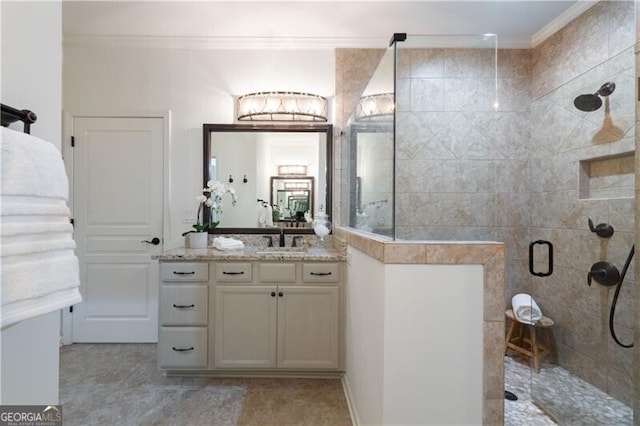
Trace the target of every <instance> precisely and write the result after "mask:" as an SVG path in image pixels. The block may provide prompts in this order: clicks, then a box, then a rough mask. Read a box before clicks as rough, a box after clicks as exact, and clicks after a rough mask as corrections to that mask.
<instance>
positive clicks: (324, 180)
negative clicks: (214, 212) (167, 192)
mask: <svg viewBox="0 0 640 426" xmlns="http://www.w3.org/2000/svg"><path fill="white" fill-rule="evenodd" d="M331 142H332V126H331V125H329V124H288V125H282V124H280V125H270V124H257V125H256V124H203V160H204V164H203V184H204V185H205V186H206V183H207V182H208V181H209V180H218V181H220V182H222V183H224V184H230V185H231V186H232V187H233V188H234V189H235V191H236V194H237V198H238V199H237V203H236V205H235V206H232V204H231V199H230V197H224V199H223V206H222V214H221V216H220V217H219V218H218V220H219V221H220V225H218V227H217V228H216V230H215V233H262V232H268V231H269V228H271V229H273V230H277V229H278V228H281V227H282V228H295V229H294V230H290V231H289V232H296V233H313V229H312V228H311V227H310V226H308V225H307V224H308V221H309V220H311V218H313V217H315V216H316V214H317V213H318V212H319V211H320V210H323V211H325V212H326V213H327V214H331V212H332V203H331V200H332V183H331V174H332V173H331V170H332V164H333V163H332V160H333V155H332V154H333V153H332V149H331V147H332V143H331ZM230 180H232V181H233V182H229V181H230ZM303 186H304V188H303ZM267 205H268V206H270V207H271V208H270V211H272V212H273V213H272V216H271V220H267V221H265V220H264V210H263V209H264V208H265V207H266V206H267ZM207 213H208V212H205V221H206V220H208V214H207Z"/></svg>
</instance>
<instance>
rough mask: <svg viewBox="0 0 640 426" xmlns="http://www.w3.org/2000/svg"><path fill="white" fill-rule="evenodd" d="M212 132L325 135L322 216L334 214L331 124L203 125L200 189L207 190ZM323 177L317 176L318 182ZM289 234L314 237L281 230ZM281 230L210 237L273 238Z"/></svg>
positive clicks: (249, 230)
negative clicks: (323, 214)
mask: <svg viewBox="0 0 640 426" xmlns="http://www.w3.org/2000/svg"><path fill="white" fill-rule="evenodd" d="M214 132H256V133H258V132H283V133H286V132H288V133H324V134H325V135H326V147H325V149H326V169H325V180H326V186H325V203H324V205H325V212H326V213H327V214H329V215H332V214H333V203H332V199H333V182H332V177H333V125H331V124H207V123H205V124H203V125H202V187H203V188H205V187H206V186H207V182H208V181H209V180H210V179H211V177H210V176H209V158H210V157H211V141H212V139H213V138H212V133H214ZM320 179H322V176H318V180H320ZM208 220H209V212H208V211H207V210H206V209H205V212H204V221H205V222H206V221H208ZM282 229H284V230H285V233H288V234H289V233H290V234H313V229H310V228H282ZM278 232H280V228H258V227H247V228H215V229H214V230H209V233H210V234H275V233H278Z"/></svg>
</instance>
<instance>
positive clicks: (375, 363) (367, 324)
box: [344, 247, 385, 425]
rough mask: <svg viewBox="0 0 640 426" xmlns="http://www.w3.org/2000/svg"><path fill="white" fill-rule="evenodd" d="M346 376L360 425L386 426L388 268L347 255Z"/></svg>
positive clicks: (357, 254)
mask: <svg viewBox="0 0 640 426" xmlns="http://www.w3.org/2000/svg"><path fill="white" fill-rule="evenodd" d="M347 259H348V260H347V292H346V293H347V296H346V297H347V321H346V330H345V336H346V345H347V354H346V361H347V362H346V373H345V377H344V380H345V384H346V386H347V388H348V392H349V396H350V400H351V401H350V402H351V405H352V408H354V409H355V412H354V414H355V415H356V417H357V419H355V420H356V421H357V423H358V424H362V425H379V424H382V405H383V386H384V381H383V375H384V337H385V336H384V321H385V309H384V281H385V277H384V264H382V263H380V262H378V261H377V260H375V259H373V258H371V257H369V256H367V255H365V254H364V253H362V252H361V251H358V250H356V249H353V248H352V247H349V248H348V252H347Z"/></svg>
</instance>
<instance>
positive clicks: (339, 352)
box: [158, 260, 345, 374]
mask: <svg viewBox="0 0 640 426" xmlns="http://www.w3.org/2000/svg"><path fill="white" fill-rule="evenodd" d="M160 265H161V267H160V270H161V277H162V282H161V286H160V332H159V340H158V364H159V367H160V368H161V369H165V370H171V371H173V372H177V371H195V372H206V371H210V372H211V374H224V372H231V371H234V370H235V371H245V372H249V371H263V372H266V371H274V372H293V373H295V372H296V371H304V372H311V371H316V372H327V373H329V372H340V371H342V370H343V369H344V343H343V342H344V311H345V308H344V285H343V284H344V283H343V279H344V274H345V273H344V262H342V261H335V262H334V261H308V260H293V261H285V260H277V261H276V260H269V261H262V260H250V261H200V262H188V261H175V262H174V261H162V262H161V263H160ZM216 372H217V373H216Z"/></svg>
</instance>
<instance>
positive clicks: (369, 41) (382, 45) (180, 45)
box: [62, 34, 531, 50]
mask: <svg viewBox="0 0 640 426" xmlns="http://www.w3.org/2000/svg"><path fill="white" fill-rule="evenodd" d="M453 37H455V36H453ZM62 44H63V46H65V47H129V48H147V49H194V50H251V49H267V50H268V49H278V50H282V49H289V50H296V49H305V50H309V49H311V50H314V49H319V50H326V49H336V48H344V49H348V48H352V49H357V48H360V49H386V48H387V45H388V40H387V39H386V38H339V37H333V38H329V37H293V38H281V37H191V36H187V37H184V36H130V35H86V34H65V35H63V38H62ZM451 46H458V44H452V45H451ZM451 46H449V45H447V44H446V43H445V44H442V41H441V40H440V38H438V40H437V42H436V40H435V39H434V44H433V46H432V47H434V48H438V47H439V48H443V47H451ZM425 47H426V46H425ZM498 47H499V48H501V49H529V48H531V42H530V40H529V39H519V38H513V39H508V40H507V39H500V38H498Z"/></svg>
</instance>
